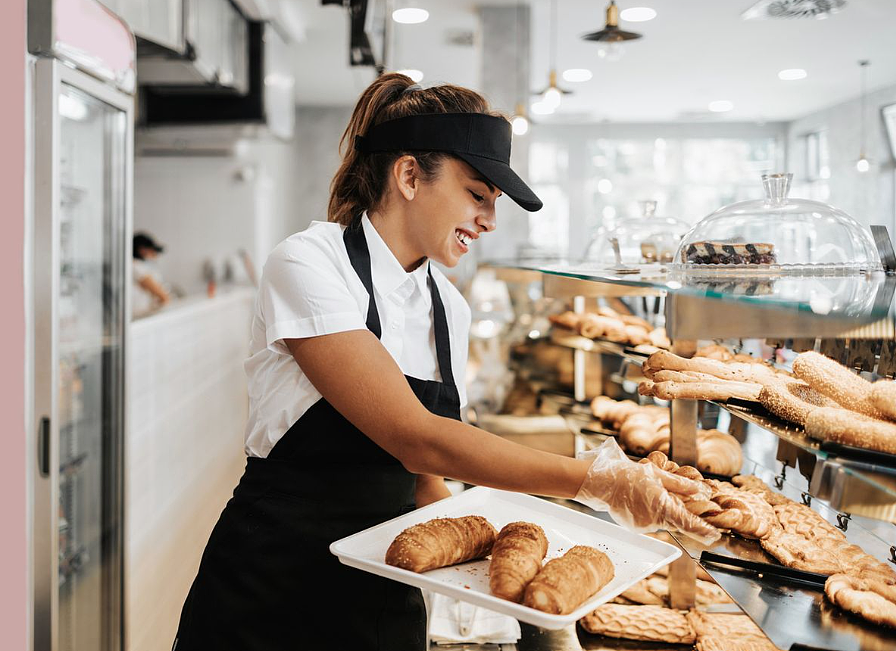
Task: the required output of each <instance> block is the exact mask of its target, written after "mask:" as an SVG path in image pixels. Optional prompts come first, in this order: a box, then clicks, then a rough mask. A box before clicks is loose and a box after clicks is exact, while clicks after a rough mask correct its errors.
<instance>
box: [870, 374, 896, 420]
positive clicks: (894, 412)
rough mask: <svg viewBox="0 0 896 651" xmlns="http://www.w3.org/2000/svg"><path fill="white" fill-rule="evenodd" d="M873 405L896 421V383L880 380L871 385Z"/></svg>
mask: <svg viewBox="0 0 896 651" xmlns="http://www.w3.org/2000/svg"><path fill="white" fill-rule="evenodd" d="M871 404H873V405H874V406H875V407H877V408H878V409H879V410H880V412H881V413H882V414H883V415H884V416H886V417H887V418H890V419H892V420H896V382H893V381H892V380H878V381H877V382H875V383H874V384H872V385H871Z"/></svg>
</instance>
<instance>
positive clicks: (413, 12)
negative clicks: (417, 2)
mask: <svg viewBox="0 0 896 651" xmlns="http://www.w3.org/2000/svg"><path fill="white" fill-rule="evenodd" d="M427 18H429V12H428V11H426V9H418V8H417V7H405V8H404V9H396V10H395V11H393V12H392V20H394V21H395V22H396V23H403V24H405V25H415V24H417V23H422V22H426V19H427Z"/></svg>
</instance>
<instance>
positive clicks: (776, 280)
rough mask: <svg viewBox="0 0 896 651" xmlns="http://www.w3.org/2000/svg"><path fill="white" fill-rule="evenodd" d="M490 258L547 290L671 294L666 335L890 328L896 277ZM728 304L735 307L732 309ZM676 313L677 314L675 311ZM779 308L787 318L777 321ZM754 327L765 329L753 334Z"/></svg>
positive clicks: (889, 331) (885, 332)
mask: <svg viewBox="0 0 896 651" xmlns="http://www.w3.org/2000/svg"><path fill="white" fill-rule="evenodd" d="M489 264H490V266H492V267H495V268H504V269H512V270H515V271H516V272H517V273H518V275H520V278H521V279H529V280H535V279H537V277H536V276H535V274H536V273H540V274H542V276H543V278H544V282H545V294H546V295H548V296H555V297H569V296H575V295H581V296H625V295H644V294H653V295H664V296H666V297H667V298H669V299H672V300H671V301H670V306H669V307H668V308H667V311H668V310H669V308H671V311H672V314H671V315H669V317H670V318H669V319H668V321H669V326H668V328H669V329H670V330H671V332H670V335H673V336H677V337H678V338H719V337H728V336H732V337H735V336H742V337H756V336H770V337H773V336H782V335H783V336H809V335H811V334H812V333H813V332H817V333H818V334H817V336H836V335H837V334H838V333H845V332H849V331H852V330H856V329H858V328H860V327H862V326H866V325H868V324H879V322H881V321H882V320H886V322H887V325H886V327H880V328H878V329H877V330H875V331H872V332H870V333H869V334H867V335H865V336H874V337H877V338H881V337H887V338H892V337H893V336H894V335H896V333H894V330H893V323H894V314H896V309H894V304H893V303H894V295H896V276H892V275H887V274H885V273H883V272H869V273H863V274H852V275H804V276H793V275H782V274H775V273H772V272H770V273H768V274H765V275H763V276H756V275H753V276H750V277H742V276H737V275H733V274H728V273H724V272H720V273H719V274H717V275H715V276H713V277H707V276H700V277H696V276H693V275H688V274H686V273H682V272H673V271H671V270H670V269H669V268H668V266H666V265H661V264H653V265H640V266H638V267H630V268H626V269H618V268H617V269H613V268H601V267H598V266H596V265H594V264H589V263H569V262H566V261H562V260H561V261H550V262H545V261H537V262H524V261H506V260H505V261H495V262H492V263H489ZM525 272H528V273H525ZM557 279H562V280H563V281H564V282H562V283H560V282H557ZM552 281H553V282H552ZM689 299H695V300H694V301H691V300H689ZM707 301H710V302H711V303H707ZM716 302H723V303H726V304H727V308H726V309H725V310H718V309H715V310H713V309H711V308H710V306H711V305H712V304H714V303H716ZM676 303H677V304H678V305H679V306H678V307H676ZM729 308H731V309H729ZM733 308H741V309H740V311H732V309H733ZM756 308H760V309H759V310H757V309H756ZM694 311H699V312H701V314H700V319H701V323H702V324H703V330H704V333H705V336H700V337H696V336H695V335H696V334H697V332H696V326H693V325H690V324H686V323H684V322H685V321H687V318H686V317H687V314H688V313H693V312H694ZM678 313H680V316H681V317H682V318H676V316H678V315H679V314H678ZM782 315H787V317H788V318H786V319H783V320H782V319H781V316H782ZM676 326H677V328H676ZM683 326H684V327H683ZM738 328H740V331H741V333H740V334H739V335H738V334H737V333H738ZM758 328H762V329H764V330H765V332H763V333H762V334H758V333H757V332H756V330H757V329H758ZM676 329H677V330H679V332H678V333H677V334H676V333H675V330H676Z"/></svg>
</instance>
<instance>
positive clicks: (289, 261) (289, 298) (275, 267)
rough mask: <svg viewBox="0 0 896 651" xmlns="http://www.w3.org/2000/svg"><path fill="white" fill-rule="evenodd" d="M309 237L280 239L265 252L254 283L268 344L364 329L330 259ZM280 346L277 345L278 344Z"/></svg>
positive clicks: (329, 253) (322, 246)
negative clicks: (268, 252)
mask: <svg viewBox="0 0 896 651" xmlns="http://www.w3.org/2000/svg"><path fill="white" fill-rule="evenodd" d="M335 256H336V252H335V251H332V250H327V248H326V245H325V244H322V243H317V242H313V241H302V240H299V241H298V242H289V241H287V243H282V244H281V245H280V246H278V247H277V248H276V249H274V251H273V252H272V253H271V255H270V256H269V257H268V260H267V262H266V263H265V266H264V273H263V274H262V279H261V283H260V287H259V299H260V302H261V313H262V315H263V318H264V323H265V338H266V343H267V346H268V348H271V349H272V350H275V351H276V352H282V350H280V349H279V348H276V347H275V345H276V344H277V342H279V341H280V340H282V339H302V338H305V337H318V336H321V335H328V334H333V333H336V332H345V331H347V330H361V329H364V328H365V327H366V326H365V323H364V315H363V314H362V313H361V310H360V307H359V305H358V301H357V299H356V298H355V297H354V296H353V294H352V292H351V290H350V289H349V287H348V279H347V278H346V276H345V274H344V272H343V271H341V270H340V265H339V262H338V261H337V260H336V259H335ZM281 346H282V344H281Z"/></svg>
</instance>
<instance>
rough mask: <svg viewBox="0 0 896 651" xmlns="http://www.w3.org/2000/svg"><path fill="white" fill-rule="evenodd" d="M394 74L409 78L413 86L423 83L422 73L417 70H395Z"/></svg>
mask: <svg viewBox="0 0 896 651" xmlns="http://www.w3.org/2000/svg"><path fill="white" fill-rule="evenodd" d="M395 72H397V73H398V74H400V75H406V76H408V77H410V78H411V80H412V81H413V82H414V83H415V84H419V83H420V82H421V81H423V73H422V72H420V71H419V70H414V69H413V68H407V69H406V70H396V71H395Z"/></svg>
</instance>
